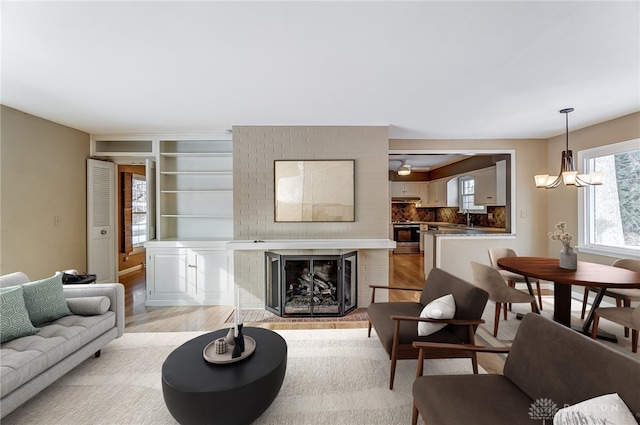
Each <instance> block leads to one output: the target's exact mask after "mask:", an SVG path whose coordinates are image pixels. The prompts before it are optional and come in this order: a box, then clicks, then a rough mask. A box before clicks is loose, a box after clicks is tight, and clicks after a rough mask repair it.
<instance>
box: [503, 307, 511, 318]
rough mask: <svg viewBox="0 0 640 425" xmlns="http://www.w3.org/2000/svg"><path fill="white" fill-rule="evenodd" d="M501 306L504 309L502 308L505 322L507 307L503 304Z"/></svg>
mask: <svg viewBox="0 0 640 425" xmlns="http://www.w3.org/2000/svg"><path fill="white" fill-rule="evenodd" d="M503 306H504V307H503V309H502V311H504V320H507V305H506V304H503ZM509 310H511V309H509Z"/></svg>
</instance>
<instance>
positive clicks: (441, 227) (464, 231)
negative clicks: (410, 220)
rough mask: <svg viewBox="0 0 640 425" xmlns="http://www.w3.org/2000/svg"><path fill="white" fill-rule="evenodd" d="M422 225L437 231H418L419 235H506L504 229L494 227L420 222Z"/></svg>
mask: <svg viewBox="0 0 640 425" xmlns="http://www.w3.org/2000/svg"><path fill="white" fill-rule="evenodd" d="M422 224H426V225H430V226H437V227H438V230H428V229H424V230H420V232H421V233H428V234H432V235H447V236H448V235H466V236H477V235H488V234H501V235H504V234H507V230H506V229H501V228H495V227H483V226H466V225H464V224H455V223H443V222H422Z"/></svg>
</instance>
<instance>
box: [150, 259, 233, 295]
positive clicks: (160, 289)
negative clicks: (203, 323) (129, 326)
mask: <svg viewBox="0 0 640 425" xmlns="http://www.w3.org/2000/svg"><path fill="white" fill-rule="evenodd" d="M232 270H233V252H231V251H227V250H225V249H198V248H149V247H147V302H146V305H148V306H170V305H234V304H235V300H234V292H233V285H234V283H233V276H232V273H231V272H230V271H232Z"/></svg>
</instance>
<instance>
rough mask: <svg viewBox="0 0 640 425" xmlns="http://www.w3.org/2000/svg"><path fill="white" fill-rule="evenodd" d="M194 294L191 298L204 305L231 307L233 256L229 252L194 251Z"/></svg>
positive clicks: (232, 300) (232, 301) (232, 299)
mask: <svg viewBox="0 0 640 425" xmlns="http://www.w3.org/2000/svg"><path fill="white" fill-rule="evenodd" d="M192 255H193V261H194V263H195V268H194V269H193V270H194V272H195V276H194V279H195V285H194V287H195V293H194V294H193V296H194V297H195V298H196V299H197V300H199V301H201V302H203V303H206V304H211V303H213V304H216V305H233V304H234V297H233V282H232V279H231V276H230V273H229V270H233V268H232V267H233V264H232V260H233V256H232V253H230V252H229V251H215V250H194V251H192Z"/></svg>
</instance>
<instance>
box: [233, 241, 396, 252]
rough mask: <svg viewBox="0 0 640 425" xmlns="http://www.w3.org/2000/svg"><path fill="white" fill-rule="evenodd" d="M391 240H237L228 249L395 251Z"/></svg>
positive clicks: (393, 242) (394, 245) (394, 244)
mask: <svg viewBox="0 0 640 425" xmlns="http://www.w3.org/2000/svg"><path fill="white" fill-rule="evenodd" d="M395 247H396V243H395V241H393V240H391V239H267V240H235V241H230V242H228V243H227V249H233V250H238V251H255V250H257V251H264V250H272V249H280V250H283V249H393V248H395Z"/></svg>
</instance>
